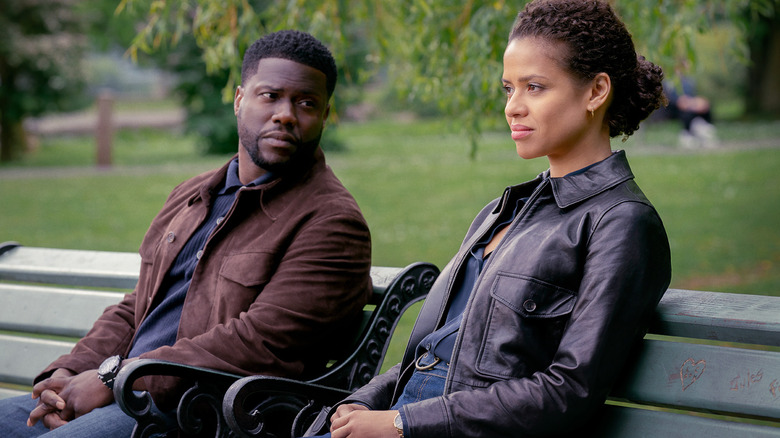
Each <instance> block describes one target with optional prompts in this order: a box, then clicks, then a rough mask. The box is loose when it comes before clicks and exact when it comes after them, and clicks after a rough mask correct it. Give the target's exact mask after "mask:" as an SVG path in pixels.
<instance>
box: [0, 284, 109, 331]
mask: <svg viewBox="0 0 780 438" xmlns="http://www.w3.org/2000/svg"><path fill="white" fill-rule="evenodd" d="M122 295H123V294H121V293H117V292H104V291H96V290H81V289H61V288H55V287H50V286H49V287H42V286H27V285H19V284H0V301H1V302H2V303H3V305H2V306H1V307H0V330H11V331H22V332H28V333H43V334H50V335H57V336H72V337H82V336H84V335H85V334H87V331H89V329H90V328H91V327H92V324H93V323H94V322H95V320H96V319H97V318H98V317H99V316H100V315H101V314H102V313H103V310H105V308H106V307H108V306H110V305H112V304H116V303H117V302H118V301H119V300H120V299H121V298H122Z"/></svg>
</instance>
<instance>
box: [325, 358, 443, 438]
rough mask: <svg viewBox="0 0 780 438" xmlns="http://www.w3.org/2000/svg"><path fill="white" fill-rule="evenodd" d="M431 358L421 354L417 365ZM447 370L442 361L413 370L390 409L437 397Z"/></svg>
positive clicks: (327, 436) (440, 393)
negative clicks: (422, 368)
mask: <svg viewBox="0 0 780 438" xmlns="http://www.w3.org/2000/svg"><path fill="white" fill-rule="evenodd" d="M432 358H433V356H430V355H428V356H423V357H422V358H421V359H420V361H419V365H421V366H425V365H429V364H430V363H431V362H432V360H431V359H432ZM448 370H449V365H448V364H445V363H442V362H439V363H438V364H436V365H435V366H434V367H433V368H431V369H430V370H425V371H420V370H414V373H412V377H410V378H409V382H407V383H406V386H404V392H403V393H402V394H401V397H399V398H398V401H397V402H396V403H395V404H394V405H393V406H392V407H391V408H390V410H391V411H392V410H398V409H400V408H401V406H403V405H405V404H408V403H414V402H418V401H421V400H426V399H429V398H433V397H438V396H440V395H442V394H444V381H445V379H447V371H448ZM313 438H330V433H326V434H325V435H317V436H316V437H313Z"/></svg>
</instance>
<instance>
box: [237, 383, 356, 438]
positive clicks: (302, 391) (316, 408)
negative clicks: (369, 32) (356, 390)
mask: <svg viewBox="0 0 780 438" xmlns="http://www.w3.org/2000/svg"><path fill="white" fill-rule="evenodd" d="M350 393H351V392H350V391H348V390H345V389H339V388H331V387H327V386H323V385H317V384H314V383H308V382H302V381H298V380H292V379H285V378H280V377H269V376H250V377H244V378H243V379H240V380H238V381H236V382H235V383H234V384H233V385H231V386H230V388H228V390H227V392H226V393H225V401H224V404H223V414H224V417H225V422H226V423H227V424H228V425H229V426H230V428H231V430H232V431H233V433H235V434H237V435H238V436H241V437H274V436H289V435H290V432H291V431H290V425H291V424H297V425H300V427H305V426H306V425H308V424H309V423H310V422H311V420H313V419H314V417H315V416H316V415H317V414H318V413H319V412H320V410H322V409H323V408H326V407H328V406H331V405H334V404H336V403H337V402H339V401H341V400H343V399H344V398H346V397H348V396H349V394H350ZM298 419H299V420H298ZM302 432H303V430H295V429H293V431H292V433H293V435H294V436H300V434H301V433H302Z"/></svg>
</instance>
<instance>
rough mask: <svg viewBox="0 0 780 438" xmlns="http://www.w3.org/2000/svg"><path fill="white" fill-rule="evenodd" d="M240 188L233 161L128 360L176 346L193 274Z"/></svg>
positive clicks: (258, 181) (170, 273)
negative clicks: (148, 352) (209, 208)
mask: <svg viewBox="0 0 780 438" xmlns="http://www.w3.org/2000/svg"><path fill="white" fill-rule="evenodd" d="M271 179H273V176H272V175H271V173H266V174H264V175H263V176H261V177H260V178H257V179H256V180H254V181H252V182H251V183H249V184H247V185H246V186H247V187H250V186H256V185H259V184H262V183H264V182H266V181H270V180H271ZM241 187H244V184H242V183H241V180H240V179H239V178H238V160H237V159H234V160H233V161H231V162H230V165H229V166H228V170H227V176H226V178H225V185H224V186H223V187H222V188H221V189H220V190H219V192H217V195H216V196H215V197H214V199H213V200H212V205H211V210H210V211H209V215H208V217H207V218H206V219H205V220H204V221H203V223H202V224H200V226H199V227H198V229H197V230H196V231H195V233H193V235H192V237H190V239H189V240H188V241H187V243H186V244H185V245H184V247H183V248H182V250H181V251H180V252H179V254H178V255H177V256H176V260H174V262H173V265H172V266H171V269H170V270H169V271H168V273H167V274H166V276H165V279H164V280H163V283H162V286H161V287H160V292H159V294H161V297H162V299H160V301H159V304H157V306H156V307H155V308H154V309H153V310H152V311H151V312H150V313H149V315H148V316H147V317H146V319H144V320H143V321H142V322H141V325H140V326H139V327H138V333H137V334H136V337H135V340H134V341H133V347H132V348H131V349H130V353H129V354H128V357H137V356H139V355H141V354H142V353H146V352H147V351H152V350H154V349H156V348H159V347H162V346H165V345H173V343H174V342H176V334H177V332H178V331H179V320H180V319H181V311H182V307H183V306H184V299H185V298H186V296H187V289H189V287H190V283H191V282H192V274H193V273H194V272H195V267H196V266H197V264H198V261H199V260H200V258H201V256H202V255H203V248H204V247H205V246H206V242H207V240H208V238H209V236H211V234H212V233H213V232H214V230H215V229H216V228H217V226H218V225H219V224H221V223H222V221H223V220H224V219H225V217H226V216H227V214H228V212H229V211H230V208H231V207H232V206H233V203H234V202H235V200H236V193H237V192H238V189H240V188H241Z"/></svg>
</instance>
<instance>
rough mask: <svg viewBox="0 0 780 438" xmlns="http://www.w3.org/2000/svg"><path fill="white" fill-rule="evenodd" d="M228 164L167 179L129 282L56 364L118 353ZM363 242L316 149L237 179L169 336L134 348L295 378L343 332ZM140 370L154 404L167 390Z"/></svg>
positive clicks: (365, 291) (356, 292) (361, 277)
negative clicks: (283, 168)
mask: <svg viewBox="0 0 780 438" xmlns="http://www.w3.org/2000/svg"><path fill="white" fill-rule="evenodd" d="M226 171H227V165H225V166H223V167H222V168H220V169H218V170H214V171H210V172H207V173H204V174H202V175H199V176H196V177H194V178H192V179H190V180H188V181H185V182H184V183H182V184H180V185H179V186H178V187H176V188H175V189H174V190H173V192H172V193H171V194H170V196H169V197H168V200H167V201H166V203H165V205H164V206H163V208H162V210H161V211H160V213H159V214H158V215H157V217H156V218H155V219H154V221H153V222H152V224H151V226H150V227H149V230H148V232H147V233H146V236H145V237H144V240H143V242H142V244H141V247H140V253H141V259H142V263H141V272H140V277H139V281H138V284H137V286H136V288H135V291H134V292H133V293H131V294H128V295H127V296H126V297H125V298H124V299H123V300H122V301H121V302H120V303H119V304H117V305H114V306H111V307H109V308H107V309H106V311H105V312H104V313H103V315H102V316H101V317H100V318H99V319H98V320H97V322H95V324H94V326H93V327H92V329H91V330H90V331H89V333H87V335H86V336H85V337H84V338H83V339H82V340H81V341H79V342H78V343H77V344H76V346H75V347H74V349H73V350H72V351H71V353H70V354H67V355H64V356H62V357H60V358H59V359H57V360H56V361H54V362H53V363H52V364H51V365H50V366H49V367H48V368H47V369H46V370H44V371H43V372H42V373H41V374H40V375H39V376H38V377H37V378H36V382H37V381H39V380H41V379H43V378H46V377H48V376H49V375H50V374H51V373H52V372H53V371H54V370H56V369H57V368H66V369H68V370H71V371H73V372H76V373H80V372H82V371H85V370H90V369H96V368H97V367H98V365H100V363H101V362H102V361H103V360H104V359H105V358H107V357H109V356H111V355H115V354H120V355H123V356H125V355H126V354H127V353H128V351H129V350H130V346H131V345H132V342H133V337H134V336H135V333H136V328H137V327H139V325H140V323H141V321H143V319H144V318H145V317H146V316H147V314H148V312H149V311H150V310H151V308H152V304H153V303H154V302H155V298H156V297H157V294H158V293H160V285H161V283H162V281H163V278H164V277H165V274H166V272H167V271H168V270H169V268H170V267H171V265H172V263H173V262H174V259H175V258H176V255H177V254H178V253H179V251H180V250H181V249H182V247H183V246H184V244H185V243H186V242H187V240H188V239H189V238H190V236H191V235H192V234H193V232H194V231H195V230H196V229H197V227H198V225H199V224H200V223H201V222H202V221H203V220H204V218H205V217H206V216H207V214H208V210H209V204H210V200H211V197H212V195H211V193H212V192H216V191H217V190H218V189H219V187H220V185H221V184H222V183H223V182H224V180H225V175H226ZM370 267H371V244H370V235H369V231H368V226H367V224H366V222H365V219H364V218H363V215H362V214H361V212H360V210H359V208H358V206H357V203H356V202H355V200H354V199H353V198H352V196H351V195H350V193H349V192H348V191H347V189H346V188H344V186H343V185H342V184H341V182H340V181H339V180H338V179H337V178H336V176H335V175H334V174H333V172H332V170H331V169H330V168H329V167H328V166H327V165H326V164H325V157H324V155H323V153H322V151H321V150H320V149H317V151H316V153H315V156H314V164H313V166H312V167H311V169H310V170H309V171H307V172H305V174H304V175H301V176H300V177H296V178H286V177H283V178H277V179H275V180H273V181H271V182H269V183H266V184H262V185H259V186H256V187H249V188H242V189H240V190H239V191H238V193H237V201H236V203H235V205H234V206H233V207H232V208H231V210H230V212H229V213H228V215H227V217H226V218H225V220H224V221H223V222H222V223H221V224H220V225H219V226H218V228H217V229H216V230H215V232H214V234H213V235H212V236H211V237H210V238H209V240H208V241H207V243H206V246H205V248H204V253H203V256H202V258H201V260H200V261H199V263H198V265H197V267H196V269H195V272H194V274H193V278H192V283H191V285H190V288H189V290H188V292H187V297H186V300H185V302H184V307H183V310H182V315H181V321H180V324H179V331H178V335H177V340H176V342H175V344H174V345H172V346H166V347H161V348H158V349H156V350H153V351H150V352H147V353H145V354H142V355H141V356H140V357H141V358H152V359H164V360H167V361H172V362H177V363H183V364H188V365H193V366H200V367H207V368H213V369H217V370H222V371H225V372H229V373H235V374H241V375H250V374H266V375H274V376H286V377H291V378H305V377H307V376H311V375H313V374H316V373H318V372H320V371H321V370H322V369H323V367H324V365H325V363H324V361H325V358H326V356H325V354H324V353H325V352H326V351H328V350H331V349H334V348H336V347H337V344H338V343H339V340H340V339H342V338H343V337H344V336H348V335H347V333H346V331H347V330H350V329H352V328H353V327H354V326H353V325H352V323H353V322H354V321H355V320H356V318H358V315H359V314H360V312H361V309H362V308H363V306H364V305H365V303H366V302H367V300H368V297H369V295H370V293H371V286H370V277H369V270H370ZM175 385H176V380H175V379H171V378H169V377H162V376H159V377H150V378H146V386H147V388H149V389H150V392H151V393H152V395H153V397H154V399H155V401H156V402H158V403H159V402H164V401H165V398H164V396H165V395H166V393H168V392H170V391H171V390H172V389H174V388H175Z"/></svg>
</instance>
